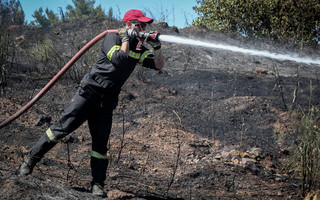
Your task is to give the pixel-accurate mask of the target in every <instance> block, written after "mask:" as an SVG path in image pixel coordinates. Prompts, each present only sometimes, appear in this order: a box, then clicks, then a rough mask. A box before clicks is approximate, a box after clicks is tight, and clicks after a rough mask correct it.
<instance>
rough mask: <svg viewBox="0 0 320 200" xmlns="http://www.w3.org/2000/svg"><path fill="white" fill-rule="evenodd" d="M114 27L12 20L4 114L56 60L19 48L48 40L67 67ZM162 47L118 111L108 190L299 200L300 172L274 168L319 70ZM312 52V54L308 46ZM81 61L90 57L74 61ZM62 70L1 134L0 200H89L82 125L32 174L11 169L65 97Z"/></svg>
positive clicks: (0, 110) (211, 35) (87, 144)
mask: <svg viewBox="0 0 320 200" xmlns="http://www.w3.org/2000/svg"><path fill="white" fill-rule="evenodd" d="M120 26H121V24H120V23H119V22H109V21H100V20H76V21H73V22H68V23H63V24H60V25H59V26H56V27H53V28H48V29H39V28H28V27H17V28H14V30H13V33H14V36H15V37H14V38H15V39H16V41H15V42H16V45H17V54H16V55H15V56H14V59H12V63H10V66H9V67H8V75H7V86H6V87H5V88H4V90H3V91H2V93H1V97H0V99H1V101H0V121H3V120H5V119H6V118H8V117H9V116H11V115H12V114H14V113H15V112H16V111H17V110H19V109H20V108H21V107H22V106H23V105H25V104H26V103H27V102H28V101H29V100H30V99H31V98H32V97H33V96H34V95H35V94H36V93H37V92H39V91H40V90H41V89H42V88H43V87H44V86H45V85H46V84H47V83H48V82H49V81H50V79H51V78H52V77H53V76H54V74H55V73H57V72H58V70H59V69H60V68H61V67H62V66H63V65H61V66H57V67H56V68H52V69H47V70H41V65H42V64H41V63H36V65H35V66H30V63H29V64H28V63H27V62H26V57H25V56H24V52H27V51H30V49H31V47H32V46H33V45H34V44H35V43H36V42H37V41H41V40H43V39H44V38H45V37H47V38H50V40H52V41H53V42H54V45H55V47H56V48H57V50H56V51H57V52H58V53H59V55H60V56H61V57H63V61H62V63H63V62H65V61H68V59H70V58H71V56H72V55H74V54H75V53H76V51H77V50H79V49H77V48H79V47H80V46H81V45H82V46H83V44H85V43H86V42H88V41H89V40H90V39H92V38H93V37H94V36H96V35H98V34H99V33H101V32H102V31H104V30H106V29H116V28H119V27H120ZM150 30H157V31H159V32H160V33H161V34H168V35H177V36H184V37H189V38H197V39H199V38H201V39H205V40H209V41H222V42H224V43H227V44H231V45H240V46H242V47H245V48H248V47H249V46H253V47H254V48H255V49H263V50H269V51H273V52H286V53H287V52H289V50H290V51H294V50H292V49H291V48H290V47H289V46H281V47H279V46H274V45H271V44H270V43H268V42H266V43H258V42H256V41H247V40H246V39H243V38H242V39H241V38H240V37H237V36H234V37H227V36H226V35H224V34H222V33H219V32H213V31H210V30H207V29H205V28H199V27H188V28H184V29H180V30H178V29H177V28H175V27H167V26H166V25H165V24H164V23H158V24H155V25H153V26H152V27H150ZM96 46H98V47H95V48H97V49H99V44H97V45H96ZM162 50H163V54H164V58H165V68H164V70H162V71H160V72H157V71H152V70H145V69H141V68H140V67H139V66H137V70H136V71H135V72H134V74H132V76H131V77H130V79H129V80H128V81H127V83H126V84H125V86H124V87H123V91H122V93H121V95H120V101H119V105H118V107H117V109H116V110H115V111H114V118H113V129H112V134H111V136H110V142H109V144H108V147H109V152H108V153H109V157H110V162H109V167H108V173H107V180H106V182H105V183H106V188H105V191H106V192H107V194H108V197H109V198H111V199H300V198H301V194H300V191H301V189H300V187H301V186H300V183H301V180H299V178H298V177H294V176H293V177H292V176H289V175H287V174H285V173H283V170H282V169H283V167H284V164H285V163H286V162H287V160H288V159H289V152H290V149H291V148H294V147H295V146H296V145H297V135H296V127H295V123H296V122H295V120H294V117H293V116H292V115H293V112H291V111H288V110H290V109H291V108H292V107H294V106H295V107H299V108H301V109H302V110H305V109H307V108H308V103H309V97H310V93H309V90H310V83H311V82H312V86H313V88H314V90H313V94H312V95H313V99H312V103H313V104H314V105H317V104H319V101H318V99H319V94H320V93H319V92H320V90H319V81H318V77H319V73H320V71H319V70H317V69H318V68H319V66H315V65H303V64H298V63H293V62H288V61H276V60H272V59H268V58H261V57H256V56H249V55H244V54H238V53H234V52H227V51H220V50H215V49H206V48H200V47H192V46H184V45H179V44H169V43H164V42H163V44H162ZM295 53H296V52H295ZM309 53H312V54H314V55H316V54H317V52H314V51H312V50H310V51H309V52H305V54H309ZM96 56H97V58H98V56H99V54H97V55H96ZM77 65H78V66H75V67H79V66H80V65H83V66H89V65H90V64H87V63H85V62H84V61H81V59H80V60H79V61H78V64H77ZM298 68H300V71H299V73H298V76H297V75H296V74H297V69H298ZM88 71H89V69H88ZM70 76H71V75H70V74H67V75H66V76H64V77H63V78H62V79H61V80H59V81H58V83H56V84H55V86H54V87H53V88H52V89H51V90H50V91H49V92H48V93H47V94H46V95H45V96H44V97H43V98H42V99H41V100H40V101H39V102H38V103H37V104H36V105H35V106H34V107H32V108H31V109H30V110H29V111H28V112H27V113H25V114H24V115H23V116H21V117H20V118H19V119H17V120H16V121H14V122H13V123H11V124H10V125H8V126H6V127H5V128H3V129H1V130H0V143H1V145H0V185H1V191H0V199H97V198H96V197H93V196H92V195H91V193H90V181H91V171H90V164H89V160H90V151H91V138H90V134H89V132H88V127H87V124H86V123H85V124H83V125H82V126H81V127H80V128H79V129H77V130H76V131H75V132H74V133H73V134H70V135H69V136H68V137H66V138H65V139H64V140H63V141H62V142H60V143H59V144H58V145H57V146H56V147H55V148H54V149H53V150H52V151H50V152H49V153H48V154H46V156H45V157H44V159H43V160H42V161H41V162H40V163H39V164H38V165H37V167H36V168H35V170H34V172H33V174H32V175H30V176H27V177H21V176H19V175H18V168H19V166H20V164H21V162H22V161H23V159H24V157H25V156H26V154H27V152H28V150H29V149H30V147H31V146H32V145H33V144H34V143H35V142H36V141H37V140H38V139H39V137H41V135H42V134H43V133H44V131H45V130H46V129H47V128H48V126H49V125H50V124H51V123H53V122H55V121H56V120H58V118H59V116H60V114H61V113H62V112H63V110H64V108H65V107H66V106H67V104H68V103H69V101H70V100H71V98H72V96H73V94H74V92H75V90H76V87H77V85H78V84H77V81H75V80H73V79H71V78H70ZM297 82H299V90H298V93H297V96H296V97H297V100H296V104H295V105H293V104H292V100H293V98H294V95H293V94H294V90H295V87H296V85H297ZM280 89H282V93H281V92H280ZM286 107H287V109H286ZM41 119H42V120H41Z"/></svg>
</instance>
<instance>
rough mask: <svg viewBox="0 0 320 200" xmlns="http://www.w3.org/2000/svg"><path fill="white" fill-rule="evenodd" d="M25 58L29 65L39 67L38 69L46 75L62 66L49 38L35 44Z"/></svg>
mask: <svg viewBox="0 0 320 200" xmlns="http://www.w3.org/2000/svg"><path fill="white" fill-rule="evenodd" d="M26 57H27V62H28V63H29V65H31V66H40V69H41V70H42V71H44V72H46V73H50V72H52V69H55V68H57V67H60V66H61V64H62V59H61V57H60V56H59V53H58V52H57V51H56V50H55V48H54V45H53V42H52V40H50V39H49V38H45V39H44V40H43V41H41V42H37V43H36V44H35V45H34V46H33V47H32V48H31V50H30V51H28V52H27V53H26Z"/></svg>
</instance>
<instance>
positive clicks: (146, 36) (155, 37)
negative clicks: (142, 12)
mask: <svg viewBox="0 0 320 200" xmlns="http://www.w3.org/2000/svg"><path fill="white" fill-rule="evenodd" d="M128 35H129V37H137V38H139V39H147V40H154V41H157V40H159V36H160V33H159V32H155V31H151V32H149V33H146V32H138V31H136V30H134V29H129V30H128Z"/></svg>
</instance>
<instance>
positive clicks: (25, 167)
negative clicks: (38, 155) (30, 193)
mask: <svg viewBox="0 0 320 200" xmlns="http://www.w3.org/2000/svg"><path fill="white" fill-rule="evenodd" d="M36 163H37V162H36V161H35V160H34V159H32V158H31V157H30V156H28V157H27V158H26V159H25V160H24V161H23V163H22V164H21V166H20V175H25V176H26V175H29V174H31V173H32V171H33V168H34V166H35V165H36Z"/></svg>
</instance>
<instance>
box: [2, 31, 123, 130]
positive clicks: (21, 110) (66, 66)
mask: <svg viewBox="0 0 320 200" xmlns="http://www.w3.org/2000/svg"><path fill="white" fill-rule="evenodd" d="M107 33H118V30H116V29H113V30H106V31H104V32H102V33H100V34H99V35H97V36H96V37H95V38H93V39H92V40H91V41H90V42H88V43H87V44H86V45H85V46H84V47H82V49H81V50H80V51H79V52H78V53H77V54H76V55H74V56H73V58H72V59H71V60H70V61H69V62H68V63H67V64H66V65H65V66H64V67H63V68H62V69H61V70H60V71H59V72H58V73H57V74H56V75H55V76H54V77H53V79H51V81H50V82H49V83H48V84H47V85H46V86H45V87H44V88H42V90H41V91H40V92H39V93H38V94H37V95H36V96H35V97H33V99H32V100H31V101H29V102H28V103H27V104H26V105H25V106H23V107H22V108H21V109H20V110H19V111H18V112H16V113H15V114H14V115H12V116H11V117H9V118H8V119H6V120H5V121H4V122H2V123H1V124H0V129H1V128H3V127H5V126H6V125H8V124H10V123H11V122H12V121H14V120H15V119H17V118H18V117H20V116H21V115H22V114H23V113H25V112H26V111H27V110H28V109H29V108H31V107H32V106H33V105H34V104H35V103H36V102H37V101H38V100H39V99H40V98H41V97H42V96H43V95H44V94H45V93H46V92H47V91H49V89H50V88H51V87H52V86H53V85H54V84H55V83H56V82H57V81H58V80H59V78H60V77H61V76H62V75H63V74H64V73H65V72H66V71H67V70H68V69H69V68H70V67H71V66H72V65H73V64H74V63H75V62H76V61H77V60H78V59H79V58H80V57H81V56H82V55H83V54H84V53H86V52H87V51H88V50H89V49H90V48H91V47H92V46H93V45H95V44H96V43H97V42H99V41H100V40H101V39H102V38H104V36H105V35H106V34H107Z"/></svg>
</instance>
